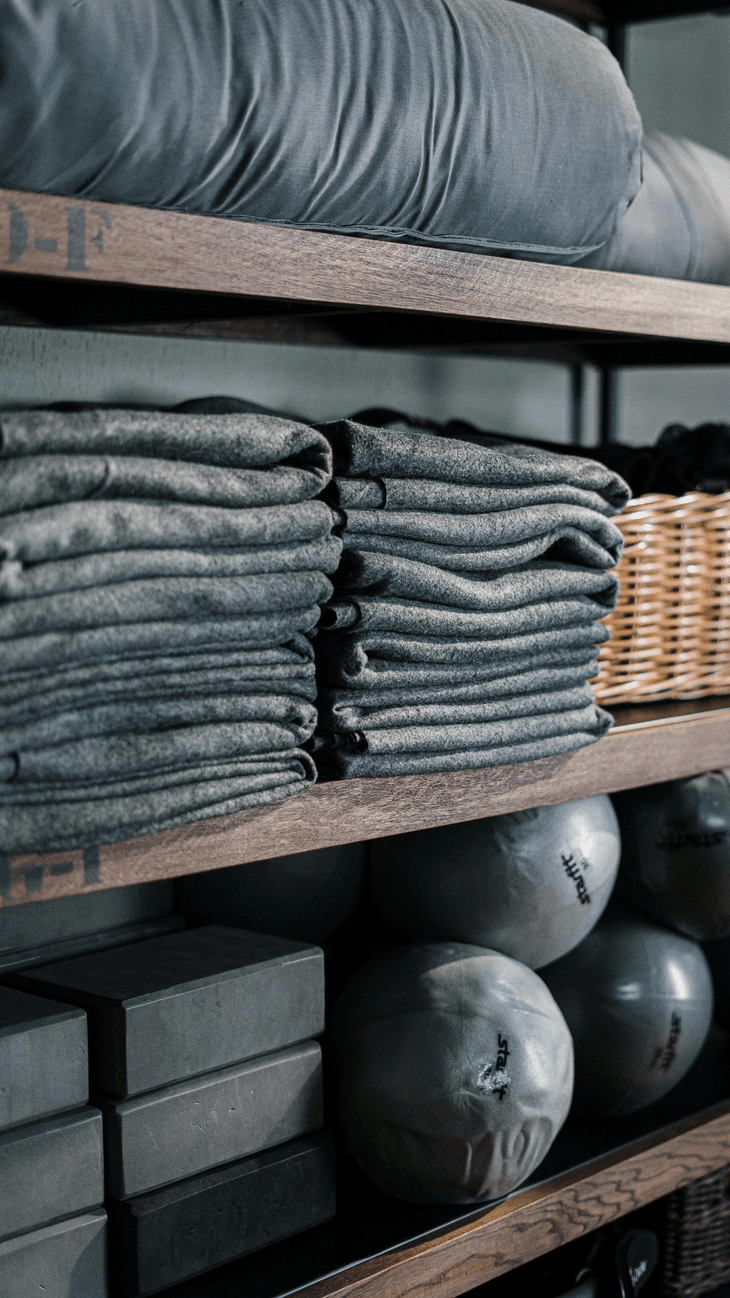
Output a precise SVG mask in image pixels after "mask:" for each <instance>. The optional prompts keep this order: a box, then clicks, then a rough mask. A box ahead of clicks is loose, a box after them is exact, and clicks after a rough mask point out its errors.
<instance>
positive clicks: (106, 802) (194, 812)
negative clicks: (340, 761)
mask: <svg viewBox="0 0 730 1298" xmlns="http://www.w3.org/2000/svg"><path fill="white" fill-rule="evenodd" d="M315 779H316V771H315V767H314V763H313V762H312V759H311V757H309V756H308V754H307V753H305V752H303V751H302V750H301V749H299V748H289V749H284V750H280V751H274V752H271V753H268V754H266V755H264V756H257V757H254V758H242V759H240V760H238V761H235V762H228V763H214V762H211V763H204V764H203V765H200V766H197V767H188V768H186V769H184V770H178V771H172V772H168V773H166V774H161V775H149V774H145V775H144V776H142V777H139V778H137V779H130V780H119V781H110V782H108V783H106V784H83V785H77V786H75V785H73V784H71V785H69V784H66V785H58V784H51V785H41V786H33V785H24V786H23V787H22V788H21V789H17V788H15V786H13V785H9V786H4V787H2V786H0V837H1V838H2V844H3V852H6V853H9V854H10V855H14V854H16V853H24V852H52V851H59V850H66V849H74V848H79V847H95V846H96V845H97V844H99V843H114V842H117V841H119V839H124V838H130V837H132V836H137V835H140V834H151V833H156V832H158V831H160V830H163V829H176V828H179V827H181V826H183V825H189V824H191V823H193V822H195V821H202V820H209V819H211V818H212V817H213V816H224V815H231V814H233V813H235V812H240V811H246V810H248V809H249V808H253V807H260V806H265V805H269V804H271V803H274V802H278V801H280V800H281V799H282V798H287V797H290V796H291V795H292V794H296V793H301V792H303V790H304V789H306V788H308V787H309V785H311V784H312V783H313V782H314V780H315Z"/></svg>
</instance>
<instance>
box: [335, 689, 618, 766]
mask: <svg viewBox="0 0 730 1298" xmlns="http://www.w3.org/2000/svg"><path fill="white" fill-rule="evenodd" d="M593 702H594V698H593V690H592V689H591V687H590V685H587V684H585V683H584V684H582V685H576V686H574V687H573V688H572V689H565V690H561V689H557V688H547V689H545V690H542V691H540V692H539V693H536V694H512V695H511V696H509V697H503V698H494V699H480V700H468V699H467V700H461V701H457V700H456V699H454V698H453V697H452V698H447V699H444V700H442V701H440V702H429V703H416V702H408V703H403V704H392V705H391V706H389V707H380V708H376V707H368V708H358V707H351V706H350V707H343V706H342V705H340V706H339V707H332V706H329V707H328V705H327V701H326V700H325V702H324V706H321V707H320V708H319V709H318V712H319V725H320V727H321V730H322V731H323V732H325V731H331V732H333V733H335V734H351V733H353V732H358V733H361V734H364V735H365V736H366V738H367V737H368V736H369V734H370V731H371V730H390V731H400V730H404V731H406V730H408V731H410V730H412V729H415V728H417V727H422V726H436V727H439V728H442V729H443V727H446V728H447V729H449V730H452V729H454V728H459V729H461V728H462V727H467V728H470V727H472V726H479V725H482V724H484V723H485V722H489V721H506V720H509V719H510V718H512V717H537V716H540V715H541V714H542V713H549V714H550V715H551V716H553V715H555V714H556V713H558V712H569V711H576V710H577V709H580V708H585V707H589V706H590V705H591V704H592V703H593ZM368 751H370V745H369V742H368Z"/></svg>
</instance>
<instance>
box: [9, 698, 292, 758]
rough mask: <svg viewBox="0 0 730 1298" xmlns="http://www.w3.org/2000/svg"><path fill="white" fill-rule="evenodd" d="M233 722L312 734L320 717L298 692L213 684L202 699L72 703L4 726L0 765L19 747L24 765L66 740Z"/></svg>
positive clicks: (64, 742)
mask: <svg viewBox="0 0 730 1298" xmlns="http://www.w3.org/2000/svg"><path fill="white" fill-rule="evenodd" d="M229 721H231V722H233V721H241V722H252V723H258V722H275V723H276V724H277V725H280V726H289V725H292V726H296V727H297V733H299V732H300V731H301V732H302V733H304V732H307V731H308V732H309V733H311V732H312V730H314V727H315V725H316V722H317V711H316V708H314V707H313V705H312V704H311V703H310V702H308V701H307V700H306V699H304V698H302V697H301V696H298V695H295V694H291V695H288V694H283V693H282V694H247V693H240V694H239V693H230V692H227V693H224V694H219V695H214V694H213V692H212V688H211V690H210V691H209V692H208V693H206V694H204V695H203V696H202V698H200V697H199V698H195V697H193V696H192V695H190V694H188V693H183V694H180V695H178V696H177V697H174V698H166V699H161V698H147V699H144V700H141V701H139V702H138V701H137V700H136V699H132V698H127V699H120V700H117V701H115V702H114V703H104V704H100V705H97V706H96V707H88V708H70V709H69V710H67V711H65V712H56V713H53V714H51V715H45V716H42V717H30V718H28V719H27V720H25V721H20V722H15V723H11V724H8V725H2V726H0V769H2V758H3V757H9V756H11V755H12V757H13V760H15V757H16V750H17V752H18V753H19V754H20V756H19V759H18V760H19V761H20V764H21V766H22V765H23V761H24V758H25V754H26V752H27V751H28V750H29V749H35V748H48V747H50V746H52V745H54V744H60V745H63V744H66V743H68V742H69V740H76V739H83V740H85V739H89V740H91V739H93V738H94V737H95V736H98V735H121V736H124V737H125V738H126V737H132V736H135V737H138V736H140V735H145V734H148V733H150V732H154V733H159V735H160V736H161V737H164V735H165V734H167V733H168V732H169V731H177V730H179V729H180V728H181V727H183V726H201V725H217V724H219V723H220V722H229ZM176 742H177V741H176ZM297 742H299V740H297ZM6 778H7V777H6Z"/></svg>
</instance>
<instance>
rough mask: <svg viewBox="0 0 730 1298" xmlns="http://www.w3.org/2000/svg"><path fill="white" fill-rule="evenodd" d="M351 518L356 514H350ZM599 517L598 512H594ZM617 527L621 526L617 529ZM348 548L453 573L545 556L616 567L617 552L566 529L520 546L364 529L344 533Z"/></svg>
mask: <svg viewBox="0 0 730 1298" xmlns="http://www.w3.org/2000/svg"><path fill="white" fill-rule="evenodd" d="M349 517H350V518H353V517H354V515H353V514H350V515H349ZM595 517H599V515H595ZM617 530H618V529H617ZM342 544H343V546H344V548H345V550H360V551H362V550H370V551H374V552H375V553H376V554H392V555H398V556H400V557H401V558H403V559H415V560H416V562H417V563H428V564H433V565H435V567H437V568H445V569H450V570H451V571H454V572H486V571H488V570H496V569H498V568H517V567H521V566H522V565H523V564H525V563H529V562H531V561H534V560H535V559H541V558H542V557H543V556H544V555H548V554H549V556H550V558H556V559H561V560H563V561H565V562H566V563H573V564H583V565H584V566H586V567H589V568H613V567H614V565H615V564H616V562H617V559H618V555H617V554H616V552H615V551H611V552H609V551H608V550H606V549H605V548H604V546H602V545H599V544H597V543H596V541H595V540H594V539H593V537H592V536H588V534H587V533H586V532H579V531H576V530H575V529H565V530H564V531H563V532H562V534H561V535H560V536H559V537H555V536H553V537H552V538H551V539H550V543H549V544H548V543H547V542H546V540H545V538H544V537H542V538H541V537H534V538H533V539H532V540H531V541H520V542H519V543H518V544H517V545H504V546H492V547H488V548H487V549H484V548H482V547H473V546H466V547H463V546H458V545H432V544H431V543H430V542H429V541H414V540H411V539H409V538H408V537H402V536H377V535H375V534H373V535H368V534H366V533H364V532H363V533H361V532H350V531H349V530H348V528H345V530H344V531H343V533H342Z"/></svg>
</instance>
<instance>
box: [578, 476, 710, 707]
mask: <svg viewBox="0 0 730 1298" xmlns="http://www.w3.org/2000/svg"><path fill="white" fill-rule="evenodd" d="M614 521H615V522H616V523H617V524H618V526H619V528H620V529H621V532H622V533H623V536H624V543H625V544H624V552H623V554H622V556H621V559H620V562H619V565H618V568H617V573H618V576H619V579H620V583H621V585H620V592H619V600H618V604H617V606H616V609H615V610H614V612H613V613H612V614H611V615H610V617H608V618H606V619H605V622H606V625H607V626H608V627H609V629H610V631H611V639H610V640H609V641H608V642H607V643H606V644H604V645H602V646H601V649H600V654H599V661H600V672H599V675H598V677H597V679H596V681H595V682H594V688H595V691H596V697H597V699H598V701H599V703H603V704H605V705H607V706H609V705H611V704H617V703H640V702H646V701H648V700H652V699H699V698H702V697H703V696H704V695H707V694H727V693H730V491H726V492H724V493H723V494H722V495H718V496H710V495H706V494H704V493H703V492H692V493H691V494H690V495H687V496H659V495H656V496H639V497H638V498H637V499H636V500H632V501H630V503H629V504H628V505H627V506H626V508H625V509H624V510H622V512H621V513H620V514H619V515H618V517H617V518H616V519H615V520H614Z"/></svg>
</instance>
